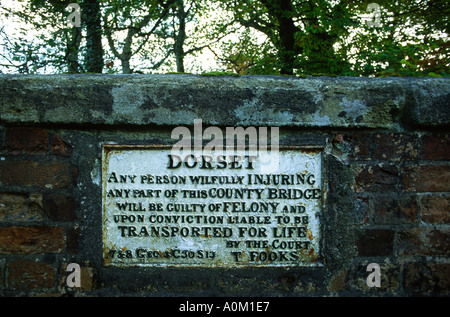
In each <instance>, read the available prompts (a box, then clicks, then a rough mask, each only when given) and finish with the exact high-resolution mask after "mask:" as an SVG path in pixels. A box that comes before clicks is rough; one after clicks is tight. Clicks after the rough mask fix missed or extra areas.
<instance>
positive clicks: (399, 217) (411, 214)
mask: <svg viewBox="0 0 450 317" xmlns="http://www.w3.org/2000/svg"><path fill="white" fill-rule="evenodd" d="M417 210H418V207H417V203H416V198H415V196H409V195H408V196H404V195H403V196H399V195H395V196H389V197H383V196H381V197H376V198H374V212H373V215H372V217H373V221H374V223H376V224H387V225H395V224H403V223H413V222H415V221H416V220H417Z"/></svg>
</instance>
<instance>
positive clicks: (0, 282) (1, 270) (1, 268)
mask: <svg viewBox="0 0 450 317" xmlns="http://www.w3.org/2000/svg"><path fill="white" fill-rule="evenodd" d="M3 276H5V260H2V259H0V290H2V289H4V288H5V281H4V279H3Z"/></svg>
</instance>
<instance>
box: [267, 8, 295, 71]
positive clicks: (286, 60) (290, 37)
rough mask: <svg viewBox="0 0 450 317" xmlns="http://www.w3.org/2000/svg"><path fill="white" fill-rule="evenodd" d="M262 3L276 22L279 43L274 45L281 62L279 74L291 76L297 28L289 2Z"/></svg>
mask: <svg viewBox="0 0 450 317" xmlns="http://www.w3.org/2000/svg"><path fill="white" fill-rule="evenodd" d="M263 3H264V5H265V6H266V8H267V9H268V10H269V14H270V15H271V16H273V17H274V18H275V19H276V20H278V35H279V38H280V42H279V43H274V44H275V45H276V46H277V48H278V56H279V58H280V61H281V69H280V73H281V74H283V75H293V74H294V62H295V55H296V47H295V37H294V35H295V32H296V31H297V28H296V26H295V24H294V20H293V19H292V12H293V8H292V3H291V0H265V1H263ZM277 44H278V45H277ZM297 49H298V48H297Z"/></svg>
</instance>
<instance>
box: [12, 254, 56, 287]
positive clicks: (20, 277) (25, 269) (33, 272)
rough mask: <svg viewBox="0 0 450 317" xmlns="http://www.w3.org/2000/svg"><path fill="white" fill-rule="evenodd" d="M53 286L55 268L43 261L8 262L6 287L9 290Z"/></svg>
mask: <svg viewBox="0 0 450 317" xmlns="http://www.w3.org/2000/svg"><path fill="white" fill-rule="evenodd" d="M54 286H55V269H54V267H53V266H52V265H49V264H46V263H43V262H34V261H27V260H18V261H14V262H11V263H9V265H8V274H7V288H9V289H11V290H31V289H47V288H53V287H54Z"/></svg>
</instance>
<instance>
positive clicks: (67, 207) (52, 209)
mask: <svg viewBox="0 0 450 317" xmlns="http://www.w3.org/2000/svg"><path fill="white" fill-rule="evenodd" d="M44 205H45V212H46V214H47V216H48V218H49V219H50V220H54V221H73V220H75V217H76V215H75V199H74V197H73V195H72V194H59V193H58V194H55V193H51V194H48V195H46V196H45V199H44Z"/></svg>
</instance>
